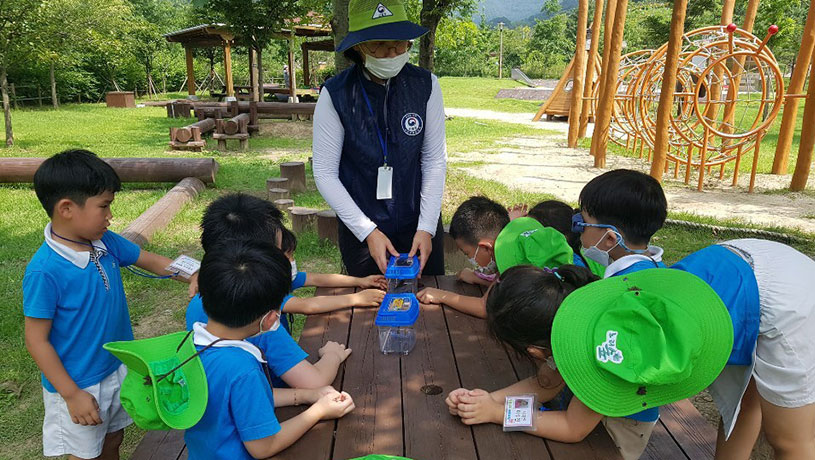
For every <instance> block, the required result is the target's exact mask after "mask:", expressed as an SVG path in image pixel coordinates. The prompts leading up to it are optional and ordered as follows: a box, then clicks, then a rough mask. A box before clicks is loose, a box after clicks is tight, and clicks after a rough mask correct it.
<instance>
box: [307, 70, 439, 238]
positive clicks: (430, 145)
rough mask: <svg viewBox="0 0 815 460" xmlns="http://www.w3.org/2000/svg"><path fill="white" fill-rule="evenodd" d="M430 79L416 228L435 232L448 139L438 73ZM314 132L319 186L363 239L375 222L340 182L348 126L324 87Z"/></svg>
mask: <svg viewBox="0 0 815 460" xmlns="http://www.w3.org/2000/svg"><path fill="white" fill-rule="evenodd" d="M431 80H432V89H431V92H430V98H429V99H428V101H427V111H426V115H425V124H424V130H425V133H424V142H423V143H422V189H421V193H420V195H421V203H420V205H419V224H418V226H417V227H416V230H424V231H426V232H427V233H430V235H433V236H435V234H436V227H437V225H438V222H439V215H440V214H441V200H442V196H443V195H444V180H445V177H446V174H447V141H446V137H445V133H444V120H445V116H444V100H443V99H442V95H441V86H440V85H439V79H438V78H437V77H436V76H435V75H432V76H431ZM313 136H314V137H313V142H312V165H313V166H312V167H313V170H314V182H315V183H316V184H317V189H318V190H319V191H320V193H321V194H322V195H323V198H324V199H325V201H326V202H327V203H328V205H329V206H331V209H333V210H334V212H336V213H337V216H338V217H339V218H340V219H341V220H342V222H343V223H344V224H345V226H346V227H348V229H349V230H351V232H352V233H353V234H354V236H356V237H357V239H359V241H364V240H365V238H367V237H368V235H370V233H371V232H373V231H374V229H375V228H376V224H375V223H374V222H373V221H372V220H371V219H369V218H368V216H366V215H365V213H363V212H362V210H361V209H360V208H359V206H357V204H356V203H355V202H354V200H353V199H352V198H351V195H350V194H349V193H348V190H346V189H345V186H343V185H342V182H340V177H339V171H340V158H341V157H342V144H343V141H344V140H345V128H343V126H342V122H341V121H340V117H339V114H337V111H336V109H334V104H333V102H331V94H330V93H329V92H328V89H326V88H325V87H323V89H322V91H320V98H319V99H318V100H317V106H316V107H315V109H314V134H313ZM372 193H373V192H372Z"/></svg>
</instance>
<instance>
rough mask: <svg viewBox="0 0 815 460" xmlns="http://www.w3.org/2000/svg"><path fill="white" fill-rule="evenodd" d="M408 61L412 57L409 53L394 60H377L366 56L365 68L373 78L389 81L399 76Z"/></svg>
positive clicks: (393, 58)
mask: <svg viewBox="0 0 815 460" xmlns="http://www.w3.org/2000/svg"><path fill="white" fill-rule="evenodd" d="M408 60H410V55H409V53H408V52H407V51H405V52H404V53H402V54H400V55H398V56H395V57H392V58H377V57H373V56H369V55H366V56H365V68H366V69H368V72H371V74H372V75H373V76H375V77H378V78H381V79H383V80H388V79H390V78H393V77H395V76H397V75H399V72H401V71H402V67H404V66H405V64H407V62H408Z"/></svg>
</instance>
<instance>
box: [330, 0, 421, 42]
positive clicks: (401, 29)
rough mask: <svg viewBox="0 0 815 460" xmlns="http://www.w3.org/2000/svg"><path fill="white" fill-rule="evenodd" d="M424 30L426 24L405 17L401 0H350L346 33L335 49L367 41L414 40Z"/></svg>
mask: <svg viewBox="0 0 815 460" xmlns="http://www.w3.org/2000/svg"><path fill="white" fill-rule="evenodd" d="M427 32H428V30H427V29H426V28H424V27H422V26H420V25H418V24H415V23H413V22H410V21H408V18H407V13H406V12H405V5H404V3H402V0H351V1H350V2H349V3H348V35H346V36H345V38H344V39H343V40H342V42H341V43H340V45H339V46H338V47H337V52H338V53H342V52H343V51H345V50H347V49H348V48H350V47H352V46H354V45H358V44H360V43H363V42H369V41H389V40H413V39H416V38H419V37H421V36H422V35H424V34H426V33H427Z"/></svg>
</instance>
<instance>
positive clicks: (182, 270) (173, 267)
mask: <svg viewBox="0 0 815 460" xmlns="http://www.w3.org/2000/svg"><path fill="white" fill-rule="evenodd" d="M200 268H201V262H200V261H198V260H195V259H193V258H192V257H190V256H185V255H181V256H178V258H177V259H175V260H174V261H173V263H171V264H170V265H169V266H167V268H166V269H165V270H167V271H168V272H171V273H178V276H180V277H182V278H184V279H189V277H191V276H192V275H194V274H195V272H197V271H198V270H199V269H200Z"/></svg>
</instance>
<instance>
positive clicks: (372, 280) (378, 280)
mask: <svg viewBox="0 0 815 460" xmlns="http://www.w3.org/2000/svg"><path fill="white" fill-rule="evenodd" d="M358 286H359V287H361V288H363V289H382V290H383V291H387V290H388V282H387V281H386V280H385V277H384V276H382V275H371V276H366V277H365V278H359V285H358Z"/></svg>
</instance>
